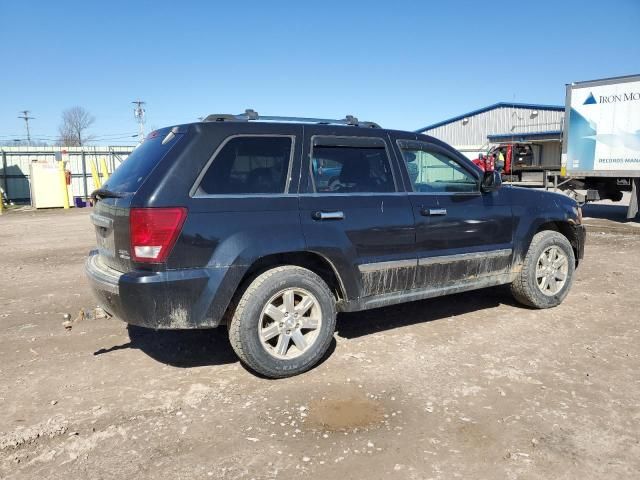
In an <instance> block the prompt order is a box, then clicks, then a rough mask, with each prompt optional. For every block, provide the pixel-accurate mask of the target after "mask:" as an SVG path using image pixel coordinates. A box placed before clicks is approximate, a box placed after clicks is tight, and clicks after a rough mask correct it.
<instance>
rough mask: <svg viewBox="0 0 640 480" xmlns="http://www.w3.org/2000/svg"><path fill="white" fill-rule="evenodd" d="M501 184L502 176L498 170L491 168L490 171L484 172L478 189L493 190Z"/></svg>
mask: <svg viewBox="0 0 640 480" xmlns="http://www.w3.org/2000/svg"><path fill="white" fill-rule="evenodd" d="M501 186H502V176H501V175H500V172H498V171H496V170H492V171H490V172H484V175H483V177H482V183H481V184H480V190H482V191H483V192H484V193H489V192H495V191H496V190H498V189H499V188H500V187H501Z"/></svg>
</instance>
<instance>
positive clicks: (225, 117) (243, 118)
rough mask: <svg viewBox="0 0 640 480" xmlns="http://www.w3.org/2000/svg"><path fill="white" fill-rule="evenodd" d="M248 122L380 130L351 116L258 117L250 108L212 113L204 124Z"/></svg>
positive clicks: (374, 125)
mask: <svg viewBox="0 0 640 480" xmlns="http://www.w3.org/2000/svg"><path fill="white" fill-rule="evenodd" d="M249 120H258V121H264V122H295V123H317V124H322V125H351V126H354V127H364V128H380V125H378V124H377V123H375V122H361V121H359V120H358V119H357V118H356V117H354V116H353V115H347V116H346V117H345V118H343V119H340V120H334V119H331V118H310V117H274V116H269V115H267V116H265V115H258V112H256V111H255V110H252V109H250V108H248V109H246V110H245V111H244V113H239V114H237V115H233V114H230V113H214V114H211V115H208V116H207V117H206V118H205V119H204V121H205V122H248V121H249Z"/></svg>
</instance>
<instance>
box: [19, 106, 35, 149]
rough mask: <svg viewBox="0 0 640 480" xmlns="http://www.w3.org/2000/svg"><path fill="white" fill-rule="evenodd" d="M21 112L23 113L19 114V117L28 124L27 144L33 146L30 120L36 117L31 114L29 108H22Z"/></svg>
mask: <svg viewBox="0 0 640 480" xmlns="http://www.w3.org/2000/svg"><path fill="white" fill-rule="evenodd" d="M20 113H22V115H18V118H22V119H23V120H24V123H25V124H26V125H27V145H28V146H31V132H30V131H29V120H33V119H35V118H36V117H30V116H29V110H22V111H21V112H20Z"/></svg>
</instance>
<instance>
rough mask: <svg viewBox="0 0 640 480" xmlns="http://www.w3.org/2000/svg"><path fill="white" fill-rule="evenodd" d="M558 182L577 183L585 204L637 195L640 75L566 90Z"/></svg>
mask: <svg viewBox="0 0 640 480" xmlns="http://www.w3.org/2000/svg"><path fill="white" fill-rule="evenodd" d="M563 135H564V138H563V142H562V158H561V163H562V176H564V177H569V178H572V179H576V180H578V181H581V182H583V185H584V188H585V189H587V200H598V199H611V200H614V201H619V200H621V199H622V192H624V191H631V192H632V196H631V202H630V205H629V211H628V212H627V217H629V218H632V217H634V216H635V215H636V213H637V211H638V196H639V195H640V75H630V76H625V77H614V78H605V79H601V80H592V81H588V82H576V83H571V84H569V85H567V97H566V107H565V125H564V134H563Z"/></svg>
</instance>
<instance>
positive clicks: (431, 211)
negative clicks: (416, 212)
mask: <svg viewBox="0 0 640 480" xmlns="http://www.w3.org/2000/svg"><path fill="white" fill-rule="evenodd" d="M446 214H447V209H446V208H421V209H420V215H423V216H425V217H429V216H431V215H446Z"/></svg>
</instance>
